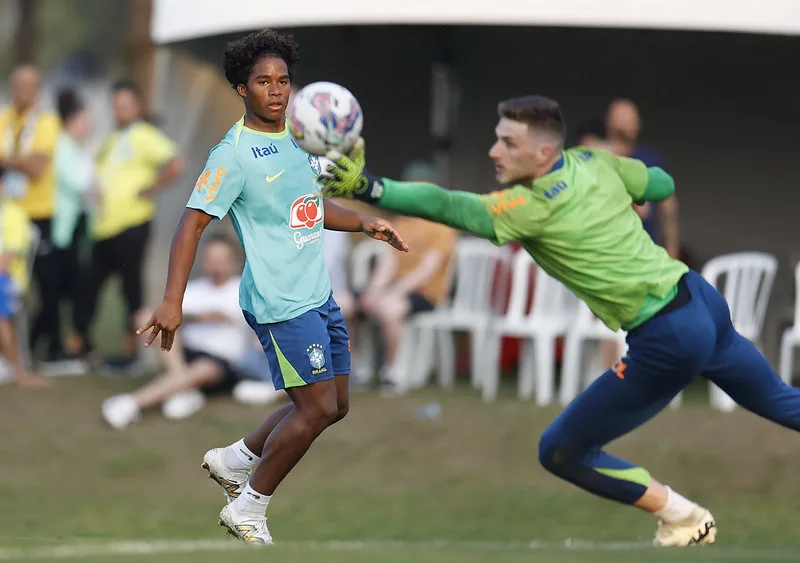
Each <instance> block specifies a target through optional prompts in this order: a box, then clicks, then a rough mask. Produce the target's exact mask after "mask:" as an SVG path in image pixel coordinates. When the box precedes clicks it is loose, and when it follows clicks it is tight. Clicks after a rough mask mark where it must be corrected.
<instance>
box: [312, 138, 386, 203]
mask: <svg viewBox="0 0 800 563" xmlns="http://www.w3.org/2000/svg"><path fill="white" fill-rule="evenodd" d="M365 153H366V150H365V146H364V139H363V138H361V137H359V138H358V139H356V142H355V143H353V148H352V149H350V153H349V154H348V155H343V154H342V153H340V152H339V151H335V150H333V151H329V152H328V154H327V155H326V156H327V158H328V159H330V160H331V161H333V164H329V165H328V167H327V172H328V175H325V174H323V175H321V176H320V179H319V181H320V182H321V183H322V184H323V185H324V186H325V187H324V188H323V190H322V195H323V196H324V197H344V198H350V199H359V200H361V201H365V202H367V203H377V202H378V200H380V199H381V196H382V195H383V181H382V180H381V179H380V178H378V177H377V176H373V175H372V174H370V173H369V172H367V171H366V169H365V168H364V167H365V165H366V157H365Z"/></svg>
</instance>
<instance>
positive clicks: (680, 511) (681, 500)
mask: <svg viewBox="0 0 800 563" xmlns="http://www.w3.org/2000/svg"><path fill="white" fill-rule="evenodd" d="M666 489H667V504H665V505H664V508H662V509H661V510H659V511H657V512H655V515H656V516H657V517H658V518H659V519H660V520H663V521H664V522H667V523H670V524H671V523H675V522H680V521H681V520H686V519H687V518H688V517H689V516H691V514H692V510H694V509H695V508H696V507H697V504H695V503H693V502H692V501H690V500H689V499H687V498H685V497H683V496H681V495H679V494H678V493H676V492H675V491H673V490H672V489H670V488H669V487H666Z"/></svg>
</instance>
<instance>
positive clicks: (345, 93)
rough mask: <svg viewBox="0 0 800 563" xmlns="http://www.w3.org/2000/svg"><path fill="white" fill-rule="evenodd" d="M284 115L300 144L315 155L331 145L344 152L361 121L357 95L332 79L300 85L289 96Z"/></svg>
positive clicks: (359, 129) (357, 134)
mask: <svg viewBox="0 0 800 563" xmlns="http://www.w3.org/2000/svg"><path fill="white" fill-rule="evenodd" d="M287 119H288V121H289V130H290V131H291V132H292V135H293V136H294V138H295V141H296V142H297V144H298V145H299V146H300V148H301V149H303V150H304V151H306V152H307V153H308V154H311V155H315V156H324V155H325V154H326V153H327V152H328V151H329V150H332V149H335V150H337V151H339V152H341V153H342V154H347V152H348V151H349V150H350V148H351V147H352V146H353V143H354V142H355V141H356V139H358V137H359V135H361V128H362V127H363V125H364V115H363V114H362V113H361V106H360V105H359V104H358V100H356V97H355V96H353V94H352V93H350V91H349V90H348V89H347V88H345V87H344V86H340V85H339V84H334V83H333V82H313V83H312V84H309V85H308V86H305V87H303V88H301V89H300V91H298V92H297V93H296V94H295V95H294V97H293V98H292V103H291V106H290V107H289V111H288V112H287Z"/></svg>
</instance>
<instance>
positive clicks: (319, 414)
mask: <svg viewBox="0 0 800 563" xmlns="http://www.w3.org/2000/svg"><path fill="white" fill-rule="evenodd" d="M315 411H316V412H315V418H316V420H315V426H317V427H318V428H319V429H320V431H322V430H323V429H325V428H327V427H328V426H330V425H331V424H333V423H334V422H336V417H337V416H339V405H338V403H337V401H336V400H335V399H333V400H324V401H320V402H319V403H318V404H317V408H316V409H315Z"/></svg>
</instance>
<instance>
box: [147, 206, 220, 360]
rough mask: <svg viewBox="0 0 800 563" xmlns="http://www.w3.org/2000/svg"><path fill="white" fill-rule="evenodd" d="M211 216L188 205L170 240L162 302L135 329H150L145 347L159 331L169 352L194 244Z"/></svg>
mask: <svg viewBox="0 0 800 563" xmlns="http://www.w3.org/2000/svg"><path fill="white" fill-rule="evenodd" d="M212 219H213V216H211V215H209V214H207V213H205V212H203V211H198V210H197V209H191V208H187V209H186V211H184V213H183V217H182V218H181V222H180V224H179V225H178V229H177V231H176V232H175V236H174V237H173V239H172V247H171V248H170V252H169V270H168V273H167V288H166V290H165V291H164V298H163V300H162V301H161V305H159V307H158V308H157V309H156V311H155V312H154V313H153V316H151V317H150V320H149V321H147V324H145V325H144V326H143V327H141V328H140V329H139V330H137V331H136V333H137V334H143V333H145V332H147V331H148V330H149V331H150V335H149V336H148V337H147V341H146V343H145V346H150V345H151V344H152V343H153V341H154V340H155V339H156V337H157V336H158V334H159V333H161V349H162V350H164V351H169V350H170V348H172V341H173V340H174V338H175V331H176V330H178V327H179V326H180V324H181V322H182V320H183V319H182V317H183V315H182V305H183V294H184V292H185V291H186V284H187V283H188V281H189V274H190V273H191V271H192V265H193V264H194V259H195V257H196V256H197V247H198V245H199V244H200V238H201V237H202V236H203V231H205V229H206V227H207V226H208V224H209V223H210V222H211V220H212Z"/></svg>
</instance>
